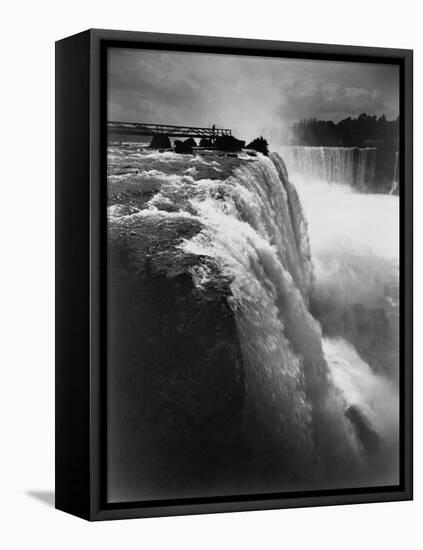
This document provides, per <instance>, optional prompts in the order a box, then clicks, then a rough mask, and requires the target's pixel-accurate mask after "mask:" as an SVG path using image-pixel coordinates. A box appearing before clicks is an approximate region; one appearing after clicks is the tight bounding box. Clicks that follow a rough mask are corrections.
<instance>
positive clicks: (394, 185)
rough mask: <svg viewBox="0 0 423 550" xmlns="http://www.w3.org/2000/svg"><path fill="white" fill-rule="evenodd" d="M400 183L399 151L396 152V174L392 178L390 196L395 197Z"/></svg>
mask: <svg viewBox="0 0 423 550" xmlns="http://www.w3.org/2000/svg"><path fill="white" fill-rule="evenodd" d="M398 182H399V154H398V151H396V152H395V164H394V174H393V177H392V186H391V190H390V191H389V194H390V195H393V194H395V193H396V191H397V189H398Z"/></svg>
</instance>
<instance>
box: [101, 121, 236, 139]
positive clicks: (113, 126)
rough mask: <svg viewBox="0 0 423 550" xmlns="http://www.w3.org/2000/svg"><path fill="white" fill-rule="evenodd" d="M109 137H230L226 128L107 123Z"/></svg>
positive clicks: (229, 131)
mask: <svg viewBox="0 0 423 550" xmlns="http://www.w3.org/2000/svg"><path fill="white" fill-rule="evenodd" d="M107 131H108V133H109V134H111V135H132V136H154V135H157V134H163V135H166V136H169V137H187V138H188V137H192V138H209V139H213V138H216V137H220V136H230V135H232V133H231V130H229V129H228V128H214V127H213V128H201V127H197V126H177V125H172V124H144V123H143V122H112V121H110V122H107Z"/></svg>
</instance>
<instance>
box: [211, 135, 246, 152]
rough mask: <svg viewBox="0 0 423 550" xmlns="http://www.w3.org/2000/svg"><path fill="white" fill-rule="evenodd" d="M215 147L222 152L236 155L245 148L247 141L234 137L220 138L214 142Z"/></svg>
mask: <svg viewBox="0 0 423 550" xmlns="http://www.w3.org/2000/svg"><path fill="white" fill-rule="evenodd" d="M214 146H215V148H216V149H220V150H221V151H228V152H231V153H236V152H237V151H241V150H242V149H243V148H244V147H245V141H241V140H240V139H236V138H235V137H234V136H218V137H217V138H216V140H215V142H214Z"/></svg>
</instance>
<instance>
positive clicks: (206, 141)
mask: <svg viewBox="0 0 423 550" xmlns="http://www.w3.org/2000/svg"><path fill="white" fill-rule="evenodd" d="M212 146H213V143H212V141H211V139H209V138H201V139H200V147H212Z"/></svg>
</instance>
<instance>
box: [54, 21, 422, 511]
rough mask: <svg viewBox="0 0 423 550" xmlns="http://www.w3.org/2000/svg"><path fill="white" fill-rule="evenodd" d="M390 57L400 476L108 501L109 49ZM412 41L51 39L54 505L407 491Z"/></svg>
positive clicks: (196, 505) (342, 497) (111, 35)
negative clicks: (396, 182)
mask: <svg viewBox="0 0 423 550" xmlns="http://www.w3.org/2000/svg"><path fill="white" fill-rule="evenodd" d="M111 45H113V46H124V47H126V48H128V47H136V48H144V49H153V48H154V49H163V50H171V51H185V52H209V53H231V54H237V55H238V54H239V55H246V54H248V55H253V56H266V57H295V58H303V59H304V58H306V59H316V60H339V61H345V60H347V61H360V62H373V63H375V62H377V63H394V64H398V65H399V67H400V113H401V117H400V121H401V122H400V155H401V158H402V159H403V162H401V166H400V178H401V186H400V232H401V234H400V298H401V306H400V307H401V327H400V357H401V364H400V365H401V366H400V371H401V372H400V393H401V405H400V434H401V435H400V456H401V461H400V484H399V485H398V486H394V487H379V488H366V489H349V490H326V491H314V492H303V493H289V494H271V495H269V494H263V495H241V496H236V497H233V496H231V497H222V498H220V497H219V498H217V497H213V498H195V499H194V498H192V499H178V500H168V501H154V502H142V503H121V504H108V503H107V502H106V500H105V463H106V453H105V436H106V433H105V419H106V414H107V411H106V405H105V393H106V390H107V388H106V378H105V375H104V364H105V360H106V349H105V345H104V342H105V334H106V281H105V271H106V270H105V269H104V266H105V262H106V260H107V258H106V245H105V223H106V219H105V211H106V209H105V187H106V182H105V164H106V160H105V151H106V146H105V144H106V124H105V121H106V95H105V94H106V65H105V64H106V55H105V52H106V49H107V47H109V46H111ZM412 118H413V53H412V50H404V49H386V48H368V47H356V46H339V45H324V44H306V43H292V42H277V41H264V40H245V39H233V38H215V37H203V36H184V35H176V34H156V33H142V32H126V31H110V30H98V29H91V30H87V31H85V32H82V33H80V34H76V35H74V36H71V37H68V38H65V39H63V40H60V41H58V42H57V43H56V508H58V509H59V510H63V511H65V512H68V513H71V514H74V515H76V516H79V517H81V518H84V519H87V520H91V521H93V520H108V519H121V518H136V517H151V516H170V515H181V514H201V513H214V512H230V511H243V510H266V509H273V508H287V507H289V508H293V507H303V506H322V505H325V506H327V505H339V504H358V503H367V502H385V501H401V500H410V499H412V478H413V474H412V470H413V458H412V444H413V443H412V430H413V395H412V353H413V352H412V350H413V336H412V334H413V326H412V322H413V321H412V313H413V312H412V297H413V290H412V289H413V280H412V247H413V244H412V231H413V229H412V214H413V203H412V201H413V196H412V177H413V172H412V166H413V126H412V124H413V121H412Z"/></svg>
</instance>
